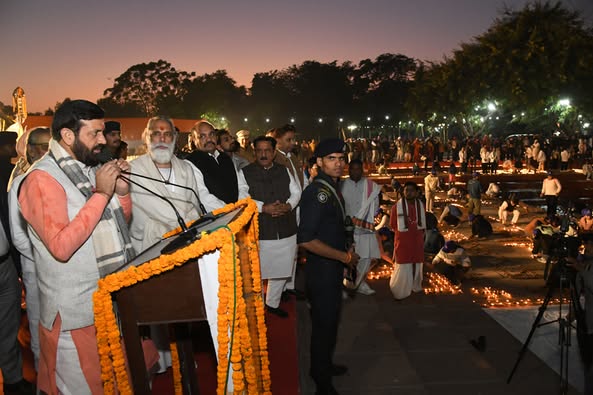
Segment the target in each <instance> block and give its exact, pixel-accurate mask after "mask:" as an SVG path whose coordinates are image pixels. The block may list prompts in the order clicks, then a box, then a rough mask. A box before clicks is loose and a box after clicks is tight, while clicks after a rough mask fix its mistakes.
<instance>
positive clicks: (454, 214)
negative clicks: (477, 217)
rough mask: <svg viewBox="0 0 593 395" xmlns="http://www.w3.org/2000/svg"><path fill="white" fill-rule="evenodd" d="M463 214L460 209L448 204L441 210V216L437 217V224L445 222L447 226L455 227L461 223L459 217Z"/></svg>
mask: <svg viewBox="0 0 593 395" xmlns="http://www.w3.org/2000/svg"><path fill="white" fill-rule="evenodd" d="M462 216H463V212H462V211H461V207H460V206H458V205H456V204H448V205H446V206H445V208H444V209H443V212H442V213H441V216H440V217H439V224H442V223H443V222H445V223H446V224H447V225H449V226H457V225H459V224H460V223H461V217H462Z"/></svg>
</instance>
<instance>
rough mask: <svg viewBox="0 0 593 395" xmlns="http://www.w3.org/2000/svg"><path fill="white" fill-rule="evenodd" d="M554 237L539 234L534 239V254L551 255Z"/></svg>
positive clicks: (532, 251)
mask: <svg viewBox="0 0 593 395" xmlns="http://www.w3.org/2000/svg"><path fill="white" fill-rule="evenodd" d="M553 241H554V238H553V237H552V236H550V235H544V234H541V233H540V234H538V235H537V236H535V238H534V239H533V249H532V250H531V253H532V254H544V255H550V247H551V246H552V243H553Z"/></svg>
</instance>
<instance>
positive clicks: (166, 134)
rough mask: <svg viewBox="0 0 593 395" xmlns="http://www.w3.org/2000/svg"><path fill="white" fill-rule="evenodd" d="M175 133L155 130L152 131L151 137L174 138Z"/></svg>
mask: <svg viewBox="0 0 593 395" xmlns="http://www.w3.org/2000/svg"><path fill="white" fill-rule="evenodd" d="M173 135H174V133H173V132H160V131H158V130H157V131H154V132H151V133H150V138H152V139H160V138H161V137H162V138H164V139H172V138H173Z"/></svg>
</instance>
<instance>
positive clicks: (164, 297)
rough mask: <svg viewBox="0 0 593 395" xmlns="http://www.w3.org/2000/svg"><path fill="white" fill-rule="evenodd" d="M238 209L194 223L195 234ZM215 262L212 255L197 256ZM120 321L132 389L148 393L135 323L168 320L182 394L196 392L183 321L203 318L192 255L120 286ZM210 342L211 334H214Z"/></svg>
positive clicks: (156, 250) (154, 253) (149, 253)
mask: <svg viewBox="0 0 593 395" xmlns="http://www.w3.org/2000/svg"><path fill="white" fill-rule="evenodd" d="M240 212H241V209H237V210H234V211H232V212H230V213H227V214H225V215H223V216H220V217H219V218H216V219H214V220H213V221H211V222H209V223H206V224H203V225H200V226H197V227H195V228H194V229H193V230H194V231H195V232H196V234H198V235H199V234H200V232H202V231H209V230H212V229H216V228H218V227H220V226H224V225H226V224H228V223H229V222H231V221H232V220H233V219H234V218H235V217H236V216H238V215H239V214H240ZM178 237H179V236H174V237H171V238H168V239H165V240H162V241H160V242H159V243H156V244H155V245H153V246H152V247H150V248H149V249H147V250H146V251H144V252H143V253H142V254H140V255H138V256H137V257H136V258H135V259H134V260H133V261H132V262H130V263H129V264H128V265H126V267H125V268H122V270H124V269H127V268H128V267H130V266H132V265H134V266H138V265H141V264H142V263H144V262H147V261H149V260H151V259H154V258H155V257H158V256H159V255H160V253H161V250H162V249H163V248H166V247H167V246H169V245H170V244H171V243H172V242H173V243H175V242H177V241H178V239H177V238H178ZM202 259H210V260H213V261H214V262H210V263H212V264H214V265H216V264H217V262H216V260H215V258H213V257H212V256H210V257H208V256H206V257H203V258H202ZM114 297H115V301H116V303H117V307H118V311H119V317H120V321H121V331H122V335H123V338H124V343H125V350H126V354H127V358H128V364H129V369H130V374H131V384H132V388H133V391H134V394H150V393H151V390H150V387H149V377H148V374H147V372H146V365H145V361H144V354H143V352H142V343H141V338H140V333H139V326H140V325H149V324H173V325H172V327H173V330H174V336H175V339H176V342H177V349H178V353H179V361H180V365H181V376H182V387H183V393H184V394H198V393H199V389H198V381H197V376H196V369H195V362H194V357H193V351H192V342H191V336H190V330H189V323H190V322H193V321H205V320H206V310H205V306H204V295H203V291H202V280H201V277H200V269H199V267H198V259H191V260H190V261H188V262H187V263H185V264H184V265H182V266H179V267H177V268H175V269H173V270H170V271H167V272H164V273H161V274H159V275H158V276H154V277H151V278H149V279H147V280H145V281H142V282H139V283H136V284H134V285H132V286H129V287H126V288H123V289H121V290H119V291H117V292H116V293H114ZM214 341H216V339H214Z"/></svg>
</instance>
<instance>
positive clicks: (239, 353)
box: [93, 199, 271, 394]
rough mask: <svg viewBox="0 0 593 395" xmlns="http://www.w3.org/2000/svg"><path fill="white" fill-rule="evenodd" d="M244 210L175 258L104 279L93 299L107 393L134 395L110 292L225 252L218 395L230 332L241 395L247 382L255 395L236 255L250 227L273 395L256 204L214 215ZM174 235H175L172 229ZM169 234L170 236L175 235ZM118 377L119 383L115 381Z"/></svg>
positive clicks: (264, 366) (262, 344) (264, 367)
mask: <svg viewBox="0 0 593 395" xmlns="http://www.w3.org/2000/svg"><path fill="white" fill-rule="evenodd" d="M238 207H245V210H244V211H243V213H242V214H241V215H240V216H239V217H238V218H237V219H235V220H234V221H233V222H232V223H230V224H229V225H228V226H227V227H224V228H220V229H218V230H215V231H214V232H212V233H210V234H203V235H202V238H201V239H200V240H196V241H195V242H193V243H192V244H190V245H188V246H187V247H185V248H182V249H179V250H177V251H175V252H173V253H172V254H170V255H162V256H160V257H159V258H156V259H153V260H151V261H149V262H146V263H144V264H142V265H140V266H133V267H130V268H128V269H126V270H125V271H122V272H117V273H113V274H110V275H109V276H107V277H105V278H103V279H101V280H99V283H98V289H97V291H96V292H95V294H94V295H93V301H94V312H95V326H96V329H97V346H98V348H99V356H100V359H101V378H102V379H103V385H104V391H105V393H106V394H113V393H115V386H116V385H117V389H118V390H119V392H120V393H121V394H131V393H132V389H131V387H130V383H129V380H128V377H127V372H126V366H125V360H124V354H123V349H122V347H121V342H120V337H121V335H120V332H119V328H118V326H117V321H116V317H115V313H114V311H113V306H112V299H111V294H112V293H113V292H116V291H118V290H120V289H121V288H124V287H128V286H130V285H133V284H135V283H137V282H140V281H144V280H146V279H148V278H150V277H152V276H155V275H158V274H160V273H162V272H165V271H168V270H172V269H173V268H175V267H177V266H181V265H183V264H184V263H185V262H187V261H189V260H190V259H196V258H199V257H201V256H203V255H204V254H207V253H210V252H213V251H215V250H220V259H219V264H218V268H219V273H218V276H219V283H220V287H219V292H218V298H219V302H218V303H219V304H218V342H219V348H218V373H217V382H218V390H217V392H218V393H224V391H225V388H226V383H227V381H228V373H229V372H228V363H229V361H228V355H229V344H230V343H231V339H229V331H230V332H231V333H232V335H233V336H234V337H236V339H233V340H232V344H230V346H231V349H230V359H231V362H232V364H233V376H232V377H233V384H234V386H235V392H236V393H242V392H243V389H245V382H246V383H247V393H248V394H256V393H257V392H258V390H257V384H256V379H257V377H256V376H255V368H254V366H253V358H252V349H251V338H250V334H249V330H248V326H247V324H248V322H247V316H246V304H245V300H244V298H243V295H242V293H241V295H237V291H238V290H240V291H242V277H241V273H240V270H237V265H238V263H239V262H238V258H237V255H236V254H237V252H236V251H235V250H236V248H235V246H236V244H235V241H234V235H235V234H237V233H238V232H239V231H240V230H241V229H243V228H244V227H245V226H246V225H247V224H249V223H250V225H251V226H249V228H248V231H247V234H248V240H247V245H248V249H249V259H250V264H251V269H252V272H253V282H254V284H253V286H254V287H253V288H254V290H256V291H257V292H258V294H259V297H257V298H256V301H255V302H256V320H257V326H258V329H259V334H258V336H259V348H260V358H261V372H260V374H261V378H262V383H263V388H264V393H265V394H269V393H271V392H270V386H271V380H270V371H269V360H268V353H267V340H266V327H265V322H264V314H263V301H262V300H261V274H260V270H259V254H258V253H257V240H258V232H257V227H258V225H257V206H256V205H255V203H254V202H253V200H251V199H244V200H241V201H238V202H237V203H235V204H229V205H227V206H225V207H224V208H222V209H220V210H215V211H214V212H213V214H215V215H218V214H222V213H227V212H230V211H232V210H234V209H235V208H238ZM173 232H175V231H173ZM173 232H169V233H173ZM172 352H173V354H175V356H176V357H177V366H176V367H174V373H173V375H174V384H175V393H176V394H177V393H179V392H178V389H179V390H180V389H181V384H180V374H179V375H178V374H177V373H178V372H179V365H178V362H179V361H178V356H177V353H176V347H175V345H172ZM114 374H115V380H114Z"/></svg>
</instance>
